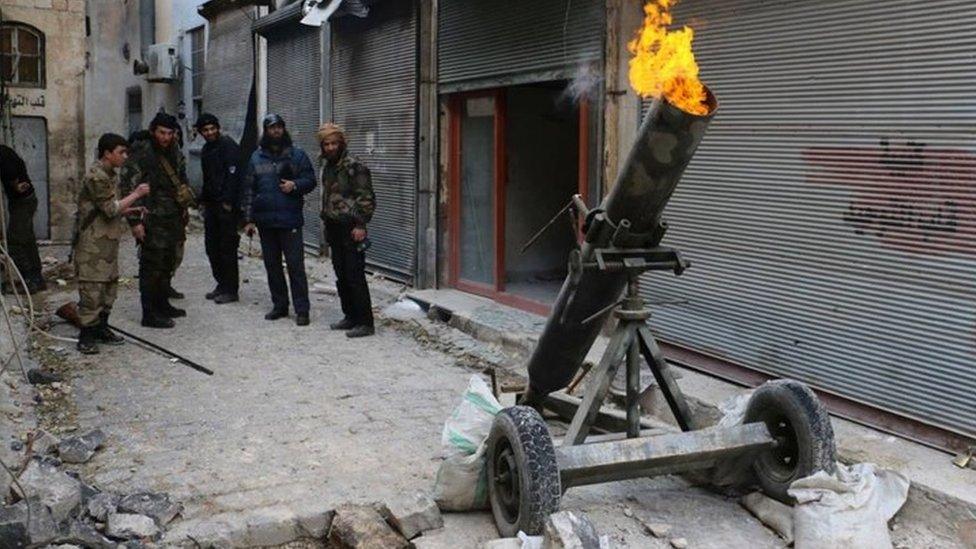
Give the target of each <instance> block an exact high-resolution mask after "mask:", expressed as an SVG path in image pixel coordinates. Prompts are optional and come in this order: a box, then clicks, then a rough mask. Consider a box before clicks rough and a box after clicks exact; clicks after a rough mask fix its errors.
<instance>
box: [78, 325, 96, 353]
mask: <svg viewBox="0 0 976 549" xmlns="http://www.w3.org/2000/svg"><path fill="white" fill-rule="evenodd" d="M96 330H98V325H97V324H96V325H95V326H82V327H81V332H80V333H79V334H78V345H77V348H78V352H79V353H81V354H83V355H97V354H98V342H97V341H96V339H95V333H96Z"/></svg>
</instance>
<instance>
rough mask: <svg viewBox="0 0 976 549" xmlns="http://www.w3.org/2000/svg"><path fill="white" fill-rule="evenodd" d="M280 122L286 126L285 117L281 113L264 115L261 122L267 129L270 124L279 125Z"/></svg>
mask: <svg viewBox="0 0 976 549" xmlns="http://www.w3.org/2000/svg"><path fill="white" fill-rule="evenodd" d="M278 124H281V125H282V126H284V125H285V119H284V118H282V117H281V115H278V114H274V113H271V114H269V115H267V116H265V117H264V120H263V121H262V122H261V127H262V128H265V129H267V127H268V126H277V125H278Z"/></svg>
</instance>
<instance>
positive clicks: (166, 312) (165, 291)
mask: <svg viewBox="0 0 976 549" xmlns="http://www.w3.org/2000/svg"><path fill="white" fill-rule="evenodd" d="M171 289H172V286H170V284H169V279H163V280H162V281H160V282H159V290H158V291H157V292H156V312H157V313H158V314H159V316H162V317H164V318H181V317H184V316H186V311H185V310H183V309H179V308H176V307H174V306H173V305H172V304H170V302H169V300H170V290H171Z"/></svg>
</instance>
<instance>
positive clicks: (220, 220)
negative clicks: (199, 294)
mask: <svg viewBox="0 0 976 549" xmlns="http://www.w3.org/2000/svg"><path fill="white" fill-rule="evenodd" d="M237 218H238V216H237V212H236V211H233V210H232V211H229V212H228V211H227V210H225V209H224V208H223V207H222V206H221V205H219V204H214V205H210V204H208V205H207V207H206V208H205V209H204V212H203V231H204V233H203V238H204V244H205V245H206V249H207V258H208V259H210V271H211V272H212V273H213V277H214V280H216V281H217V293H219V294H234V295H236V294H237V291H238V289H239V287H240V282H239V280H240V276H239V275H238V267H237V248H238V246H240V243H241V236H240V235H239V234H238V233H237Z"/></svg>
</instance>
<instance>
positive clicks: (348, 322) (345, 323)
mask: <svg viewBox="0 0 976 549" xmlns="http://www.w3.org/2000/svg"><path fill="white" fill-rule="evenodd" d="M355 327H356V323H355V322H353V321H352V319H351V318H343V319H342V320H340V321H338V322H333V323H332V324H329V329H330V330H349V329H351V328H355Z"/></svg>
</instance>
